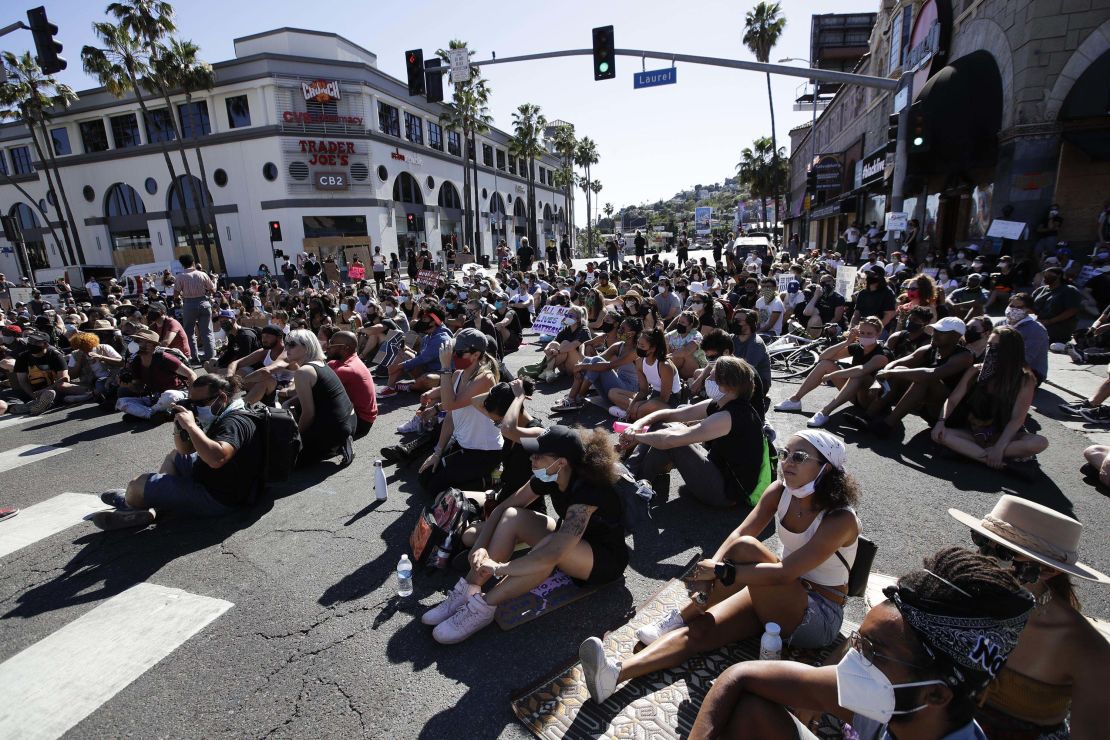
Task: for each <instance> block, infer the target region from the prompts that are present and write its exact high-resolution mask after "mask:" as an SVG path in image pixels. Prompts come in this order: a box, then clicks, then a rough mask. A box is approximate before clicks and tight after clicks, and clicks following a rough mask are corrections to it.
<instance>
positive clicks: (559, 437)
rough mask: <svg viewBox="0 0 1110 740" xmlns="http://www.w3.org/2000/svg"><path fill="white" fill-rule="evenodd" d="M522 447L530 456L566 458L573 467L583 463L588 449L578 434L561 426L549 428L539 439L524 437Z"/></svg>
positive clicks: (521, 442)
mask: <svg viewBox="0 0 1110 740" xmlns="http://www.w3.org/2000/svg"><path fill="white" fill-rule="evenodd" d="M520 446H521V448H522V449H523V450H524V451H525V452H527V453H528V454H529V455H534V454H540V455H554V456H555V457H565V458H566V459H567V460H569V461H570V463H571V465H574V464H576V463H579V462H581V461H582V458H583V457H584V456H585V454H586V447H585V445H583V444H582V439H581V438H580V437H579V436H578V433H577V432H575V431H574V430H573V429H571V428H570V427H565V426H562V425H561V424H557V425H555V426H553V427H549V428H548V429H547V430H545V431H544V433H543V434H541V435H540V436H538V437H524V438H523V439H521V440H520Z"/></svg>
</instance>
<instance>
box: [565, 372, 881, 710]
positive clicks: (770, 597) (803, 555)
mask: <svg viewBox="0 0 1110 740" xmlns="http://www.w3.org/2000/svg"><path fill="white" fill-rule="evenodd" d="M718 362H720V360H718ZM779 458H780V460H781V461H782V465H781V467H782V479H781V480H778V481H775V482H774V483H772V484H771V485H770V486H768V488H767V490H765V491H764V492H763V495H762V497H761V498H760V499H759V503H758V504H756V506H755V508H754V509H753V510H752V511H751V512H750V513H749V514H748V515H747V517H745V519H744V522H743V523H742V524H741V525H740V526H739V527H738V528H737V529H736V531H734V532H733V533H732V534H730V535H729V536H728V537H727V538H726V539H725V541H724V542H723V543H721V546H720V547H719V548H717V552H716V553H715V554H714V555H713V557H711V558H707V559H705V560H702V561H700V562H698V564H697V565H695V566H694V570H693V573H692V574H691V576H690V579H689V583H690V584H691V590H693V591H694V595H695V598H692V599H691V600H690V603H689V604H688V605H687V606H686V607H685V608H683V609H682V610H681V611H679V610H677V609H675V610H672V611H671V613H670V614H668V615H666V616H665V617H664V618H663V619H661V620H659V621H658V622H656V623H654V624H649V625H646V626H645V627H642V628H641V629H640V630H638V631H637V633H636V637H637V639H638V640H640V642H642V643H644V644H645V645H647V647H645V648H644V649H643V650H641V651H639V652H637V653H634V654H633V655H631V656H628V657H627V658H626V659H625V660H624V661H623V662H622V661H620V660H617V659H616V658H613V657H611V656H609V655H606V653H605V650H604V647H603V646H602V643H601V640H599V639H598V638H596V637H590V638H588V639H587V640H586V641H585V642H583V643H582V645H581V646H580V648H579V652H578V654H579V657H580V658H581V660H582V673H583V676H584V678H585V682H586V688H587V689H588V690H589V692H590V697H591V698H592V699H593V700H594V701H595V702H597V703H598V704H601V703H604V702H605V701H606V700H607V699H608V698H609V697H610V696H612V694H613V693H614V692H615V691H616V689H617V686H618V685H619V684H620V683H621V682H623V681H627V680H630V679H633V678H637V677H639V676H644V675H647V674H648V673H652V672H654V671H658V670H661V669H664V668H672V667H674V666H677V665H679V664H680V663H682V662H683V661H685V660H687V659H689V658H691V657H693V656H694V655H697V654H698V653H703V652H708V651H710V650H716V649H718V648H720V647H723V646H725V645H728V644H729V643H732V642H738V641H740V640H745V639H748V638H752V637H755V636H757V635H759V634H760V633H761V632H762V631H763V623H764V622H775V623H776V624H778V625H780V626H781V627H782V631H783V634H784V635H786V638H785V639H784V640H783V642H784V644H785V645H790V646H793V647H799V648H820V647H824V646H825V645H828V644H830V643H831V642H832V641H833V640H835V639H836V637H837V636H838V635H839V634H840V627H841V624H842V623H843V621H844V604H845V603H846V602H847V600H848V585H847V584H848V573H849V571H850V570H851V566H852V563H854V562H855V558H856V549H857V547H858V538H859V534H860V525H859V520H858V519H857V518H856V514H855V510H854V509H853V508H852V507H853V506H854V505H855V503H856V502H857V500H858V498H859V490H858V488H857V486H856V483H855V481H854V480H853V479H852V478H851V476H849V475H848V474H847V473H845V471H844V464H845V462H846V460H847V453H846V452H845V449H844V443H843V442H841V441H840V440H839V439H837V438H836V437H834V436H833V435H831V434H829V433H828V432H825V431H821V430H811V429H807V430H803V431H801V432H798V433H796V434H794V435H792V436H791V437H790V438H789V439H788V440H787V441H786V446H785V448H784V449H782V450H781V451H780V452H779ZM772 522H774V524H775V531H776V533H777V534H778V537H779V540H780V541H781V542H782V547H783V549H782V554H781V555H779V554H776V553H774V552H772V551H771V550H769V549H768V548H767V546H766V545H764V544H763V543H762V542H760V541H759V540H758V539H757V536H758V535H759V533H760V532H762V531H763V530H764V529H765V528H766V527H767V526H768V525H770V524H771V523H772Z"/></svg>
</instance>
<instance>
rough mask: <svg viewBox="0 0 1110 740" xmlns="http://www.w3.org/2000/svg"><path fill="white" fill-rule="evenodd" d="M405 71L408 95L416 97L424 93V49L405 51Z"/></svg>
mask: <svg viewBox="0 0 1110 740" xmlns="http://www.w3.org/2000/svg"><path fill="white" fill-rule="evenodd" d="M405 72H407V73H408V80H409V95H411V96H413V97H416V96H417V95H423V94H424V50H423V49H410V50H409V51H406V52H405Z"/></svg>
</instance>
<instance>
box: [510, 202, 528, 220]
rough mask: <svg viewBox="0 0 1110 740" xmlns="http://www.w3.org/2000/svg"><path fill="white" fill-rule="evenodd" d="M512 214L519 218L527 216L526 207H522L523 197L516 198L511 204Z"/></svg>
mask: <svg viewBox="0 0 1110 740" xmlns="http://www.w3.org/2000/svg"><path fill="white" fill-rule="evenodd" d="M513 215H514V216H517V217H519V218H528V209H527V208H525V207H524V198H517V199H516V204H515V205H514V206H513Z"/></svg>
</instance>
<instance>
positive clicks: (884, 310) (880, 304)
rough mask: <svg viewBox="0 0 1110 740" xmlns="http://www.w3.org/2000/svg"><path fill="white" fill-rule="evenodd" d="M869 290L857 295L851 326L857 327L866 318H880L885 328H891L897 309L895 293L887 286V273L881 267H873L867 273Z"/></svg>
mask: <svg viewBox="0 0 1110 740" xmlns="http://www.w3.org/2000/svg"><path fill="white" fill-rule="evenodd" d="M865 275H866V277H867V290H864V291H861V292H860V293H858V294H857V295H856V305H855V309H854V310H853V311H852V320H851V322H850V324H849V326H850V327H851V326H855V325H856V324H858V323H859V322H860V320H861V319H862V318H863V317H864V316H878V317H879V319H880V320H882V322H883V326H890V322H891V320H892V319H893V318H894V314H895V312H896V309H897V307H898V306H897V304H898V301H897V298H896V297H895V295H894V291H893V290H891V289H890V286H888V285H887V284H886V272H885V271H884V270H883V268H881V267H878V266H876V267H873V268H871V270H869V271H868V272H866V273H865Z"/></svg>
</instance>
